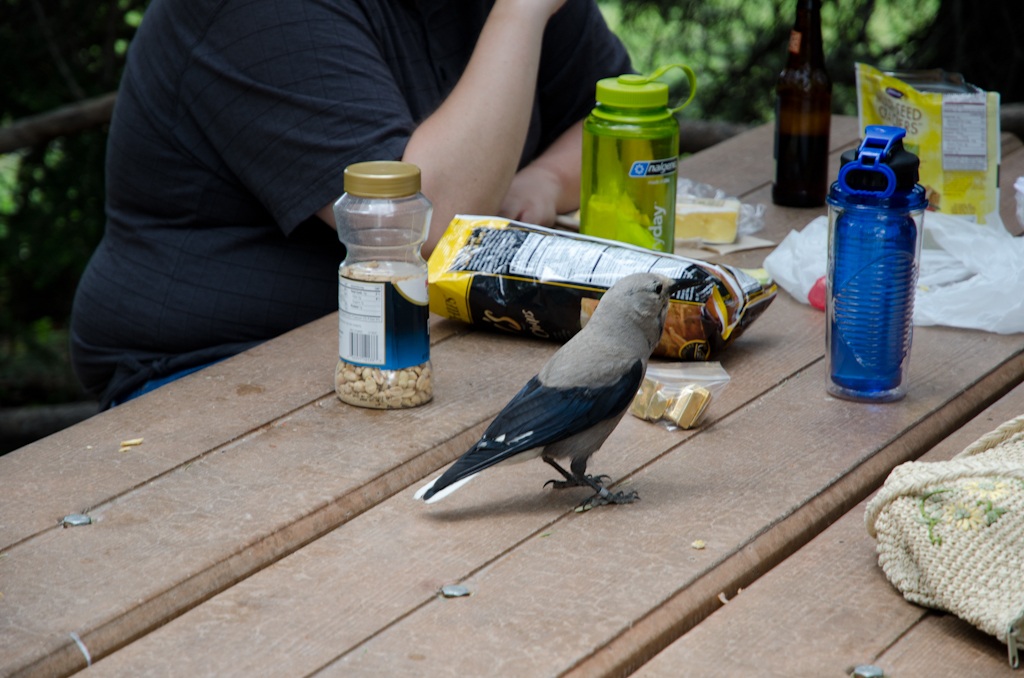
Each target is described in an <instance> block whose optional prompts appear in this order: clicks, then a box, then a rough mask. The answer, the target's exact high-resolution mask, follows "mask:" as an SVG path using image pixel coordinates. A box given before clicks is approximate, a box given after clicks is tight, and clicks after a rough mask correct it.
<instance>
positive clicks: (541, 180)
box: [498, 165, 562, 226]
mask: <svg viewBox="0 0 1024 678" xmlns="http://www.w3.org/2000/svg"><path fill="white" fill-rule="evenodd" d="M561 193H562V186H561V183H560V181H559V178H558V176H557V175H555V174H554V173H552V172H549V171H548V170H546V169H544V168H543V167H534V166H532V165H531V166H529V167H525V168H523V170H522V171H520V172H518V173H517V174H516V176H515V177H514V178H513V179H512V185H511V186H510V187H509V189H508V193H506V194H505V200H504V201H503V202H502V203H501V207H500V208H499V209H498V216H502V217H507V218H509V219H515V220H516V221H525V222H526V223H528V224H538V225H540V226H554V225H555V217H556V216H557V209H558V202H559V196H560V195H561Z"/></svg>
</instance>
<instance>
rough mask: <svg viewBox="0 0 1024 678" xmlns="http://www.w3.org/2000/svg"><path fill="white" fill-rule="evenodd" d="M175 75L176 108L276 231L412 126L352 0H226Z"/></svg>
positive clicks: (386, 153) (385, 153)
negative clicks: (269, 217) (181, 71)
mask: <svg viewBox="0 0 1024 678" xmlns="http://www.w3.org/2000/svg"><path fill="white" fill-rule="evenodd" d="M181 82H182V85H181V91H180V93H179V106H180V108H181V111H180V114H181V115H182V116H187V117H188V118H189V123H190V124H191V125H193V126H196V127H198V128H199V132H200V134H201V135H202V136H203V137H204V138H205V140H206V142H207V143H208V144H210V145H211V146H212V147H213V148H214V150H215V152H216V153H217V154H218V155H219V157H220V160H221V161H222V162H223V163H224V165H225V166H226V168H227V170H228V171H230V172H231V173H233V174H234V176H235V178H236V179H237V180H238V181H239V182H240V183H241V184H242V185H243V186H244V187H245V188H246V189H247V190H248V191H249V192H250V193H252V195H254V196H255V197H256V199H257V200H259V201H260V203H261V204H262V205H263V206H264V207H265V208H266V209H267V210H268V211H269V212H270V213H271V215H273V217H274V219H275V220H276V221H277V223H278V225H279V226H280V227H281V230H282V231H283V232H284V233H285V234H288V233H290V232H291V231H292V230H293V229H294V228H295V227H296V226H297V225H298V224H299V223H301V222H302V221H304V220H305V219H307V218H309V217H310V216H311V215H312V214H314V213H315V212H316V210H318V209H320V208H321V207H323V206H324V205H326V204H328V203H330V202H332V201H333V200H335V199H337V198H338V197H339V196H340V195H341V193H342V191H343V176H344V169H345V167H346V166H348V165H349V164H351V163H353V162H360V161H364V160H388V159H399V158H401V157H402V154H403V153H404V150H405V146H406V144H407V142H408V140H409V137H410V136H411V134H412V131H413V128H414V124H413V119H412V116H411V114H410V111H409V107H408V105H407V104H406V102H405V100H404V98H403V97H402V94H401V91H400V90H399V88H398V86H397V84H396V83H395V81H394V78H393V76H392V73H391V71H390V69H389V68H388V66H387V64H386V62H385V60H384V58H383V56H382V54H381V50H380V46H379V43H378V39H377V37H375V35H374V31H373V28H372V25H371V22H370V19H369V18H368V17H367V16H366V14H365V13H364V11H363V9H362V8H361V7H360V6H359V4H358V3H355V2H346V1H344V0H336V1H335V2H280V1H279V0H240V1H235V2H227V3H225V4H224V6H223V9H222V10H221V11H220V12H218V13H217V14H216V15H215V16H214V17H212V23H211V25H210V26H208V28H207V30H206V32H205V36H204V37H203V38H202V39H201V40H199V41H198V42H197V44H196V47H195V48H194V50H193V52H192V55H191V58H190V61H189V65H188V68H187V70H186V73H185V76H184V77H183V78H182V81H181ZM216 169H218V170H220V169H221V168H216Z"/></svg>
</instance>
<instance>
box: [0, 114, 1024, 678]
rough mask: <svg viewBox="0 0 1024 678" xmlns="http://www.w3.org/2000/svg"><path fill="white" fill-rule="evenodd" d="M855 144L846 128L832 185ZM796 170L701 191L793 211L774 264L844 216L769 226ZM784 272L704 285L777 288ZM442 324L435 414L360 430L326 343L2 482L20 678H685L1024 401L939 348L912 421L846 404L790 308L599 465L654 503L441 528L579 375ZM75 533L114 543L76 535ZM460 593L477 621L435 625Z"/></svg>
mask: <svg viewBox="0 0 1024 678" xmlns="http://www.w3.org/2000/svg"><path fill="white" fill-rule="evenodd" d="M856 142H857V124H856V120H855V119H854V118H848V117H836V118H835V120H834V123H833V130H832V144H831V147H832V156H831V165H832V166H831V173H832V176H833V177H834V176H835V175H836V174H837V172H838V157H839V154H840V153H841V152H842V151H843V150H846V149H847V148H850V147H852V146H854V145H855V144H856ZM771 148H772V127H771V125H764V126H761V127H759V128H756V129H754V130H751V131H749V132H747V133H744V134H743V135H740V136H738V137H736V138H733V139H731V140H729V141H727V142H724V143H722V144H719V145H718V146H715V147H713V148H711V149H708V150H706V151H704V152H701V153H698V154H696V155H694V156H692V157H690V158H688V159H687V160H685V161H684V162H682V163H681V165H680V174H681V175H682V176H687V177H691V178H693V179H696V180H699V181H703V182H706V183H710V184H712V185H715V186H718V187H720V188H722V189H724V190H725V191H727V192H728V193H730V194H732V195H737V196H739V197H741V198H742V199H743V200H744V201H745V202H753V203H757V202H760V203H764V204H766V205H768V208H767V212H766V228H765V230H764V232H763V233H761V234H759V235H761V236H763V237H766V238H769V239H772V240H774V241H775V242H779V241H780V240H781V239H782V238H783V237H784V236H785V235H786V234H787V233H788V232H789V230H790V229H800V228H802V227H803V226H804V225H805V224H806V223H807V222H809V221H810V220H811V219H812V218H813V217H815V216H817V215H819V214H824V209H823V208H822V209H818V210H814V209H809V210H798V209H787V208H779V207H775V206H774V205H771V200H770V190H771V178H772V170H773V162H772V157H771ZM1021 174H1024V148H1022V146H1021V143H1020V142H1019V141H1018V140H1017V139H1016V137H1013V136H1012V135H1004V138H1003V163H1002V176H1003V177H1004V182H1003V183H1004V190H1003V194H1002V205H1001V212H1002V215H1003V218H1004V220H1006V222H1007V225H1008V226H1009V227H1010V228H1011V229H1012V230H1014V232H1019V230H1020V229H1019V228H1018V227H1017V226H1016V221H1015V218H1014V209H1013V202H1012V201H1013V196H1012V191H1011V190H1008V188H1007V185H1008V182H1007V181H1006V179H1005V177H1010V178H1011V179H1012V178H1013V177H1016V176H1018V175H1021ZM768 251H769V250H767V249H760V250H753V251H747V252H741V253H737V254H733V255H729V256H727V257H715V256H711V255H709V257H708V258H709V259H711V260H718V261H723V262H726V263H733V264H737V265H741V266H753V267H756V266H760V264H761V262H762V261H763V259H764V256H765V255H766V254H767V253H768ZM431 323H432V329H431V342H432V349H431V350H432V353H431V358H432V361H433V366H434V371H435V375H436V383H435V396H434V400H433V401H432V402H431V403H430V404H428V405H426V406H423V407H419V408H415V409H411V410H404V411H391V412H385V411H376V410H365V409H359V408H354V407H349V406H347V405H344V404H342V403H340V402H339V401H338V400H337V398H336V397H335V396H334V394H333V388H334V365H335V362H336V360H337V356H336V351H337V316H336V315H330V316H327V317H325V318H323V319H321V320H318V321H316V322H313V323H310V324H309V325H306V326H304V327H301V328H299V329H297V330H294V331H292V332H289V333H288V334H285V335H283V336H281V337H279V338H277V339H274V340H272V341H269V342H266V343H265V344H262V345H260V346H258V347H256V348H254V349H251V350H250V351H247V352H246V353H243V354H241V355H239V356H236V357H234V358H231V359H229V360H226V361H224V362H221V363H218V364H216V365H214V366H211V367H209V368H207V369H205V370H202V371H200V372H197V373H195V374H193V375H190V376H188V377H185V378H184V379H181V380H179V381H177V382H174V383H172V384H169V385H167V386H164V387H162V388H160V389H157V390H156V391H153V392H151V393H149V394H147V395H145V396H142V397H140V398H138V399H136V400H133V401H130V402H128V403H126V404H124V405H121V406H119V407H117V408H114V409H113V410H110V411H107V412H104V413H101V414H99V415H97V416H95V417H93V418H91V419H89V420H86V421H84V422H82V423H81V424H78V425H76V426H74V427H72V428H70V429H67V430H65V431H61V432H59V433H57V434H54V435H52V436H50V437H48V438H46V439H44V440H41V441H38V442H36V443H33V444H32V445H29V446H27V447H24V448H22V449H20V450H16V451H14V452H12V453H9V454H7V455H5V456H3V457H0V675H4V676H7V675H47V676H50V675H57V676H65V675H70V674H72V673H74V672H77V671H80V670H82V669H86V667H87V665H89V664H90V663H91V666H90V667H89V668H88V671H87V673H86V674H85V675H89V676H94V675H95V676H106V675H187V676H200V675H210V676H225V675H238V676H243V675H244V676H261V675H274V676H278V675H287V676H307V675H312V674H316V675H318V676H335V675H346V676H348V675H374V676H381V675H388V676H399V675H432V676H433V675H459V676H488V675H493V676H508V675H521V676H547V675H563V676H605V675H624V674H628V673H629V672H631V671H634V670H636V669H638V668H640V667H642V666H643V670H644V671H654V670H661V671H663V672H665V671H667V673H673V672H674V673H677V674H685V670H684V668H685V667H684V666H680V665H679V664H678V663H676V662H673V661H672V660H671V657H670V655H669V654H668V653H671V652H682V651H683V650H680V649H678V647H679V646H678V644H677V642H678V643H685V642H686V641H687V639H689V638H692V637H697V636H695V635H694V634H697V633H700V632H702V630H703V629H704V628H705V625H710V624H712V622H715V623H717V620H720V619H721V618H722V617H721V616H720V615H721V614H722V613H725V612H730V610H734V609H741V608H738V607H736V608H733V607H727V608H726V609H725V610H723V611H722V613H716V614H715V615H713V616H711V617H710V618H708V616H709V615H711V614H712V613H713V612H715V611H716V610H717V609H719V608H721V607H722V606H723V603H722V598H725V599H726V600H730V599H733V598H734V597H735V596H736V593H737V591H738V590H739V589H740V588H748V587H749V589H750V592H751V597H753V591H754V590H755V587H767V585H768V584H770V583H771V582H770V580H769V578H767V577H766V578H765V580H764V582H761V581H759V580H760V579H761V578H762V576H763V575H765V573H767V572H768V571H769V570H771V569H772V568H773V567H775V566H776V565H778V564H779V563H781V562H782V561H784V560H786V559H787V557H789V556H791V555H793V554H797V556H800V555H801V554H802V553H804V551H803V550H802V548H803V547H805V545H807V544H808V542H811V541H812V540H813V539H814V538H815V537H817V536H818V535H822V536H824V535H823V534H822V533H826V534H827V528H828V527H829V525H830V524H831V523H833V522H835V521H837V520H839V519H840V518H842V517H843V516H844V514H846V513H848V512H849V511H851V510H854V511H855V510H856V508H855V507H857V506H858V504H859V503H860V502H862V501H863V500H864V499H865V498H866V497H868V496H869V495H870V493H871V492H872V491H874V490H875V489H876V488H877V487H879V486H880V485H881V483H882V482H883V481H884V479H885V477H886V476H887V475H888V473H889V471H890V470H891V469H892V468H893V467H894V466H895V465H897V464H899V463H902V462H904V461H908V460H911V459H916V458H918V457H920V456H921V455H923V454H925V453H926V452H928V451H929V450H930V449H931V448H933V447H934V446H936V445H939V444H942V443H943V441H945V440H946V439H949V438H950V436H953V435H954V434H955V433H956V432H957V430H958V429H960V428H961V427H962V426H963V425H964V424H965V423H967V422H968V421H970V420H971V419H973V418H974V417H975V416H976V415H978V414H979V413H981V412H982V411H983V410H985V409H986V408H988V407H990V406H993V405H994V404H995V403H997V402H998V401H1000V398H1002V397H1003V396H1004V395H1005V394H1007V393H1008V392H1010V391H1011V390H1012V389H1014V387H1016V386H1017V385H1018V384H1020V383H1021V382H1022V381H1024V335H1022V334H1017V335H1009V336H1002V335H996V334H989V333H985V332H980V331H969V330H959V329H953V328H948V327H927V328H917V329H915V333H914V346H913V351H912V357H911V362H910V378H909V388H908V395H907V397H906V398H905V399H904V400H902V401H900V402H897V403H893V404H888V405H865V404H859V403H852V402H847V401H842V400H836V399H833V398H830V397H829V396H827V395H826V393H825V373H824V361H823V355H824V348H825V340H824V334H825V332H824V314H822V313H821V312H820V311H816V310H814V309H812V308H810V307H808V306H806V305H803V304H800V303H797V302H796V301H794V300H793V299H792V298H791V297H790V296H789V295H788V294H786V293H785V292H783V291H781V290H780V292H779V296H778V298H777V299H776V300H775V302H774V303H773V305H772V306H771V307H770V308H769V309H768V311H767V312H766V313H765V314H764V315H763V316H762V317H761V318H759V319H758V320H757V321H756V322H755V323H754V324H753V325H752V326H751V327H750V329H749V330H748V331H747V333H746V334H745V335H744V336H743V337H741V338H740V339H739V340H738V341H737V342H736V343H735V344H734V345H733V346H731V347H730V348H729V349H728V350H727V351H726V352H725V353H724V354H723V355H722V356H721V361H722V363H723V366H724V367H725V368H726V369H727V370H728V372H729V373H730V375H731V377H732V380H731V382H730V384H729V386H728V387H727V388H726V389H725V391H724V392H723V393H722V395H721V397H720V398H718V399H716V400H715V402H713V403H712V405H711V406H710V408H709V410H708V413H707V415H706V417H705V420H704V422H703V423H702V424H701V426H700V427H698V428H696V429H694V430H690V431H675V432H669V431H666V430H664V429H663V428H661V427H659V426H655V425H651V424H649V423H645V422H642V421H640V420H638V419H635V418H633V417H626V418H624V419H623V420H622V422H621V423H620V425H619V426H618V428H617V429H616V430H615V432H614V433H613V434H612V436H611V437H610V438H609V439H608V441H607V442H606V443H605V445H604V447H603V448H602V449H601V450H600V451H599V452H598V453H597V455H595V457H594V458H593V459H592V462H591V470H592V471H593V472H595V473H605V474H608V475H610V476H611V477H612V479H613V480H614V481H615V482H628V483H629V488H631V489H636V490H638V491H639V493H640V496H641V499H642V500H641V501H640V502H638V503H636V504H632V505H627V506H611V507H599V508H598V509H595V510H591V511H587V512H584V513H576V512H575V511H574V507H575V506H576V504H577V503H578V502H579V501H581V500H582V499H583V498H585V497H586V496H587V493H586V492H585V491H584V490H582V489H579V490H564V491H559V492H555V491H552V490H551V489H550V488H546V489H545V488H543V487H542V486H543V484H544V482H545V481H546V480H548V479H549V478H550V477H551V473H550V472H549V469H548V468H547V467H546V466H545V465H544V464H541V463H537V462H534V463H527V464H522V465H518V466H513V467H507V468H496V469H492V470H490V471H488V472H487V473H486V474H484V475H482V476H481V478H480V479H478V480H477V481H476V482H474V483H470V484H469V485H467V486H466V487H465V488H463V489H461V490H460V491H459V492H457V493H455V494H453V495H452V496H451V497H449V498H447V499H445V500H444V501H443V502H439V503H437V504H432V505H429V506H428V505H424V504H422V503H419V502H416V501H414V500H413V499H412V495H413V493H414V492H415V490H416V489H417V488H418V487H419V486H420V485H421V484H422V483H423V482H424V480H425V479H427V478H428V477H432V476H433V475H434V474H436V473H437V472H438V471H439V470H440V469H442V468H443V467H444V466H446V465H447V464H448V463H450V462H451V461H453V460H454V459H456V458H457V457H458V456H459V455H461V454H462V453H463V452H464V451H465V450H466V449H467V448H468V447H469V446H470V445H471V444H472V443H473V442H474V441H475V440H476V439H477V438H478V437H479V435H480V434H481V433H482V432H483V430H484V429H485V428H486V426H487V424H488V423H489V422H490V420H491V419H492V418H493V417H494V416H495V415H496V414H497V412H498V411H499V410H500V409H501V407H502V406H503V405H504V404H505V403H506V402H507V401H508V400H509V399H510V398H511V397H512V395H514V394H515V393H516V392H517V391H518V390H519V389H520V388H521V387H522V385H523V384H524V383H525V382H526V381H527V380H528V379H529V378H530V377H531V376H532V375H533V374H535V373H536V372H537V370H538V369H539V368H540V367H541V366H542V365H543V364H544V362H545V361H546V360H547V359H548V358H549V357H550V356H551V355H552V354H553V353H554V351H555V350H556V349H557V346H556V345H554V344H552V343H546V342H541V341H535V340H528V339H523V338H519V337H508V336H502V335H499V334H494V333H488V332H481V331H475V330H473V329H472V328H471V327H469V326H465V325H461V324H459V323H455V322H452V321H447V320H442V319H439V318H432V320H431ZM998 423H1000V422H995V423H994V424H993V426H992V427H993V428H994V427H995V425H998ZM131 438H143V439H144V442H143V443H142V444H141V445H137V446H132V447H130V448H128V450H127V451H124V452H122V451H119V450H120V449H121V446H120V442H121V441H124V440H127V439H131ZM968 442H969V441H968ZM71 513H85V514H88V515H89V516H90V517H91V519H92V524H90V525H85V526H81V527H72V528H66V529H63V528H62V527H61V525H60V522H61V520H62V518H63V517H64V516H66V515H68V514H71ZM840 523H842V521H840ZM837 525H838V523H837ZM854 532H856V530H854ZM695 540H703V541H704V542H706V547H705V548H704V549H702V550H696V549H694V548H692V546H691V543H692V542H694V541H695ZM860 541H861V542H862V541H863V539H862V538H861V539H860ZM815 543H816V542H815ZM813 546H814V543H812V544H811V547H813ZM861 546H863V545H862V544H861ZM811 547H808V548H811ZM797 556H795V557H797ZM839 556H842V550H841V549H840V553H839ZM851 557H853V556H851ZM856 557H857V558H860V561H861V562H863V567H865V568H870V567H873V564H872V563H871V562H870V561H871V559H870V558H867V557H864V555H863V553H862V552H859V555H858V556H856ZM874 567H877V566H874ZM778 571H779V572H783V573H784V572H785V570H783V569H781V568H780V569H779V570H778ZM775 574H776V573H774V572H773V573H772V575H775ZM864 576H873V577H875V579H877V578H878V577H879V576H880V575H879V574H878V573H877V572H875V573H872V574H870V575H864ZM755 582H756V584H755ZM448 584H461V585H463V586H465V587H466V588H468V589H469V590H470V591H471V592H472V595H471V596H468V597H461V598H451V599H446V598H442V597H440V596H439V595H438V591H439V589H440V588H441V587H442V586H445V585H448ZM752 585H754V586H752ZM720 594H721V598H720ZM743 595H746V594H743ZM743 595H741V596H740V598H738V599H737V601H734V602H735V604H736V606H739V601H742V600H743V599H744V598H743ZM890 597H892V596H890ZM895 602H896V603H900V604H902V605H904V607H906V606H907V604H905V603H901V601H900V600H899V597H898V596H895ZM730 605H731V604H730ZM910 607H913V606H910ZM901 609H902V608H901ZM915 609H917V608H915ZM762 613H763V610H762ZM749 614H750V615H752V616H751V621H758V620H757V619H755V618H754V616H753V615H756V614H759V613H758V611H757V610H756V609H755V610H753V611H751V612H750V613H749ZM910 616H913V615H910ZM821 622H822V620H821V619H817V618H814V617H813V616H812V617H807V618H804V619H803V623H805V624H807V625H809V626H814V625H820V623H821ZM762 623H764V624H772V623H773V620H772V618H771V616H770V615H769V616H768V618H764V619H763V622H762ZM695 627H696V628H695ZM707 628H711V627H710V626H708V627H707ZM691 629H692V630H691ZM688 631H689V633H687V632H688ZM684 634H685V635H684ZM965 642H967V641H965ZM798 645H799V644H797V646H795V647H794V649H793V651H794V652H799V651H800V648H799V646H798ZM721 647H722V648H723V649H729V648H726V646H724V645H722V646H721ZM665 648H668V649H667V650H665ZM662 650H665V653H662V654H661V655H659V656H658V658H657V659H655V660H654V661H651V662H650V664H649V666H644V664H645V663H646V662H648V660H651V658H652V657H655V655H658V653H659V652H661V651H662ZM730 651H733V652H735V651H736V650H735V648H732V649H731V650H730ZM697 652H698V653H699V652H700V648H698V649H697ZM862 654H870V653H869V652H867V651H865V652H864V653H862ZM680 656H682V655H680ZM664 658H668V659H664ZM837 659H838V660H839V663H838V664H834V665H833V666H841V667H843V669H845V668H846V667H847V666H852V665H853V664H856V663H861V662H862V661H863V660H868V659H871V657H870V656H864V657H861V656H856V657H854V656H849V657H847V656H842V657H838V656H837ZM778 661H780V662H781V661H784V659H779V660H778ZM659 666H660V667H661V668H660V669H659V668H658V667H659ZM779 666H780V667H783V668H785V667H784V665H782V664H779ZM666 667H668V668H667V669H666ZM789 668H790V669H791V670H790V671H789V673H788V674H787V675H789V674H792V675H801V673H800V670H798V666H797V665H795V664H794V665H791V666H790V667H789ZM794 669H796V670H794ZM764 672H765V673H767V672H768V671H764ZM778 672H779V673H784V672H785V671H782V670H780V671H778ZM667 673H666V675H667ZM651 675H662V674H651ZM695 675H696V674H695ZM815 675H826V674H824V673H822V674H817V673H816V674H815ZM831 675H841V672H840V673H835V672H833V673H832V674H831Z"/></svg>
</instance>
